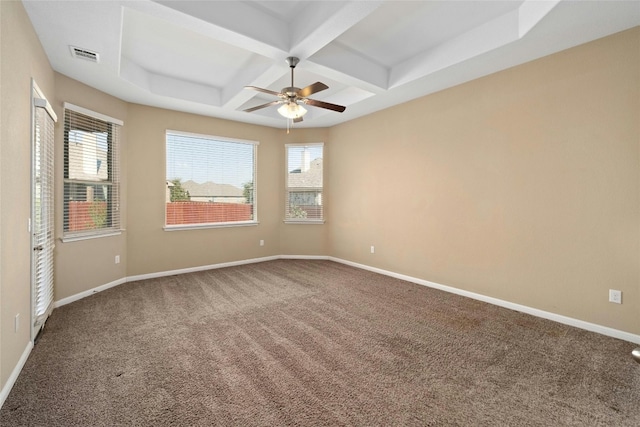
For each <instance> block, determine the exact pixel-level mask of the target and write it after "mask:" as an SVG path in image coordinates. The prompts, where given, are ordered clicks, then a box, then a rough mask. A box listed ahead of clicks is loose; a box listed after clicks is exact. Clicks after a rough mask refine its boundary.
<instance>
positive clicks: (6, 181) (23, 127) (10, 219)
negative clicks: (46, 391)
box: [0, 1, 54, 388]
mask: <svg viewBox="0 0 640 427" xmlns="http://www.w3.org/2000/svg"><path fill="white" fill-rule="evenodd" d="M0 38H1V41H0V51H1V52H2V60H1V62H2V64H1V69H0V77H1V81H0V123H2V125H1V127H0V129H1V131H0V144H1V146H2V148H1V150H2V156H1V157H0V162H1V164H0V194H1V195H2V205H0V237H1V238H0V242H1V243H0V245H1V246H0V388H2V387H4V385H5V384H6V382H7V378H8V377H9V375H10V374H11V372H12V371H13V369H14V368H15V366H16V365H17V363H18V360H19V359H20V356H21V355H22V353H23V352H24V350H25V349H26V347H27V345H28V343H29V340H30V335H31V331H30V329H29V323H30V316H31V309H30V297H31V296H30V295H31V293H30V292H31V291H30V289H31V267H30V265H31V238H30V233H29V230H28V220H29V217H30V216H31V207H30V206H31V78H32V77H33V78H34V79H35V80H36V82H37V84H38V86H39V87H40V89H41V90H42V91H43V92H44V94H45V96H47V98H48V99H49V101H51V100H52V99H53V97H54V73H53V70H52V69H51V67H50V66H49V63H48V62H47V57H46V55H45V54H44V51H43V50H42V47H41V45H40V42H39V41H38V38H37V37H36V35H35V32H34V31H33V28H32V27H31V23H30V21H29V19H28V17H27V14H26V12H25V10H24V8H23V6H22V3H20V2H13V1H1V2H0ZM17 314H19V315H20V328H19V330H18V332H17V333H16V332H14V318H15V316H16V315H17Z"/></svg>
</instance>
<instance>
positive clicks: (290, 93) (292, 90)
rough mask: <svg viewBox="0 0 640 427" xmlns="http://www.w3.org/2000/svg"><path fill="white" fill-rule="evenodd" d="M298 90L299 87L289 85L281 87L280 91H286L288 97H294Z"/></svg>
mask: <svg viewBox="0 0 640 427" xmlns="http://www.w3.org/2000/svg"><path fill="white" fill-rule="evenodd" d="M299 90H300V88H299V87H293V86H289V87H283V88H282V90H281V91H280V93H286V94H287V96H288V97H289V98H295V97H296V96H297V94H298V91H299Z"/></svg>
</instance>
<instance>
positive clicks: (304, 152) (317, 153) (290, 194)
mask: <svg viewBox="0 0 640 427" xmlns="http://www.w3.org/2000/svg"><path fill="white" fill-rule="evenodd" d="M286 149H287V197H286V201H285V203H286V205H285V219H286V220H295V221H306V220H322V219H323V201H322V187H323V183H322V181H323V164H322V163H323V160H322V155H323V145H322V144H312V145H297V144H296V145H294V144H291V145H287V147H286Z"/></svg>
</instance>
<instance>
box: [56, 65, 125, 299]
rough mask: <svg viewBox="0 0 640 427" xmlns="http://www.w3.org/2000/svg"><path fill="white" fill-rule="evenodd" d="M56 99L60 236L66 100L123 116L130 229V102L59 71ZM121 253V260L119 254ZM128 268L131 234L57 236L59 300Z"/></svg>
mask: <svg viewBox="0 0 640 427" xmlns="http://www.w3.org/2000/svg"><path fill="white" fill-rule="evenodd" d="M55 76H56V81H55V85H56V90H55V94H56V97H55V102H53V106H54V109H55V111H56V114H57V115H58V117H59V119H60V123H59V126H58V127H57V128H56V149H55V156H56V158H55V162H56V165H59V166H58V167H56V168H55V169H56V174H55V192H56V193H55V196H56V209H55V212H56V223H55V224H56V236H57V237H62V229H63V228H62V220H63V218H62V210H63V200H64V198H63V189H64V186H63V178H64V175H63V168H62V167H61V166H62V165H63V164H64V143H63V139H64V126H63V123H64V108H63V104H64V103H65V102H68V103H71V104H74V105H77V106H79V107H84V108H87V109H89V110H91V111H95V112H96V113H100V114H105V115H107V116H109V117H113V118H115V119H119V120H122V121H123V122H124V126H123V127H122V129H121V133H120V142H121V156H120V161H121V163H120V172H121V179H122V181H121V183H122V185H121V188H120V190H121V193H120V194H121V196H120V215H121V224H122V228H123V229H125V230H126V229H127V175H128V169H127V164H128V160H127V156H126V154H125V153H126V147H127V144H128V138H127V135H128V129H129V123H128V118H127V109H128V104H127V103H126V102H124V101H121V100H119V99H117V98H114V97H112V96H109V95H107V94H105V93H103V92H100V91H98V90H95V89H93V88H91V87H89V86H86V85H84V84H82V83H79V82H78V81H76V80H73V79H70V78H68V77H66V76H63V75H62V74H58V73H56V75H55ZM116 255H120V264H116V263H115V256H116ZM126 271H127V234H126V231H125V232H123V233H122V234H120V235H118V236H110V237H100V238H98V239H87V240H79V241H73V242H62V241H60V240H57V242H56V250H55V300H56V301H59V300H61V299H63V298H67V297H70V296H72V295H76V294H78V293H80V292H84V291H87V290H89V289H93V288H95V287H97V286H101V285H106V284H109V283H111V282H114V281H117V280H121V279H123V278H125V277H126Z"/></svg>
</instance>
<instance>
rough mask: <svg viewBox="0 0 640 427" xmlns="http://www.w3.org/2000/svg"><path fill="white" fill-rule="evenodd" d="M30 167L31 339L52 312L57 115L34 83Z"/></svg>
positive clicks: (33, 338)
mask: <svg viewBox="0 0 640 427" xmlns="http://www.w3.org/2000/svg"><path fill="white" fill-rule="evenodd" d="M32 99H33V110H32V111H33V116H32V117H33V120H32V139H33V147H32V155H31V156H32V167H31V171H32V172H31V173H32V176H31V182H32V190H31V194H32V196H31V236H32V237H31V243H32V245H31V246H32V248H33V250H32V258H31V304H32V309H31V325H32V328H31V339H32V340H35V338H36V336H37V335H38V333H39V332H40V330H41V329H42V327H43V326H44V322H45V321H46V320H47V317H49V314H51V310H53V250H54V248H55V240H54V239H55V237H54V218H53V214H54V210H53V208H54V200H53V158H54V156H53V142H54V125H55V122H56V115H55V113H54V112H53V109H52V108H51V105H50V104H49V103H48V102H47V100H46V98H45V97H44V95H43V94H42V92H41V91H40V89H39V88H38V86H37V85H36V84H35V82H33V98H32Z"/></svg>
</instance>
